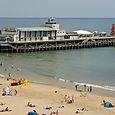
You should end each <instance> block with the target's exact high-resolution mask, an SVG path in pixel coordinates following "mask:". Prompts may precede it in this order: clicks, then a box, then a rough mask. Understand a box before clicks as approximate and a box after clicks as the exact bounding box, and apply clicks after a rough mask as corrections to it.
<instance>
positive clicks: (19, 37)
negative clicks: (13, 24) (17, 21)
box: [14, 18, 66, 42]
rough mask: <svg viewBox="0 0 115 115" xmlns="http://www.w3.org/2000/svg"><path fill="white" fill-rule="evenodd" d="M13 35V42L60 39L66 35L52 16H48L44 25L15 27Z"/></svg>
mask: <svg viewBox="0 0 115 115" xmlns="http://www.w3.org/2000/svg"><path fill="white" fill-rule="evenodd" d="M16 30H17V34H16V35H14V41H15V42H18V41H19V42H35V41H48V40H62V39H64V36H65V35H66V32H65V30H60V27H59V24H57V22H56V21H55V19H54V18H49V19H48V21H47V22H46V23H45V24H44V26H42V27H41V26H40V27H22V28H17V29H16Z"/></svg>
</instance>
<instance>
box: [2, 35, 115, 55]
mask: <svg viewBox="0 0 115 115" xmlns="http://www.w3.org/2000/svg"><path fill="white" fill-rule="evenodd" d="M108 46H115V37H93V38H92V37H91V38H79V39H75V40H70V39H65V40H48V41H38V42H36V41H35V42H34V41H32V42H22V41H21V42H19V41H18V42H2V43H0V52H17V53H24V52H39V51H52V50H67V49H80V48H95V47H108Z"/></svg>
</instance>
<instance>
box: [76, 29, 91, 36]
mask: <svg viewBox="0 0 115 115" xmlns="http://www.w3.org/2000/svg"><path fill="white" fill-rule="evenodd" d="M74 32H76V33H77V34H78V35H92V34H93V33H91V32H89V31H86V30H77V31H74Z"/></svg>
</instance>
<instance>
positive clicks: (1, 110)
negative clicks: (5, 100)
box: [0, 107, 12, 112]
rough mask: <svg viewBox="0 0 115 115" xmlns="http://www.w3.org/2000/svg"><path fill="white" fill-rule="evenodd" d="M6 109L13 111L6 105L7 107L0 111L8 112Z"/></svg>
mask: <svg viewBox="0 0 115 115" xmlns="http://www.w3.org/2000/svg"><path fill="white" fill-rule="evenodd" d="M6 111H12V110H10V109H9V108H8V107H6V108H5V109H2V110H0V112H6Z"/></svg>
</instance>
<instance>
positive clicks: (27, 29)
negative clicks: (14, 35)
mask: <svg viewBox="0 0 115 115" xmlns="http://www.w3.org/2000/svg"><path fill="white" fill-rule="evenodd" d="M17 30H19V31H52V30H53V29H52V28H50V27H22V28H17Z"/></svg>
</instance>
